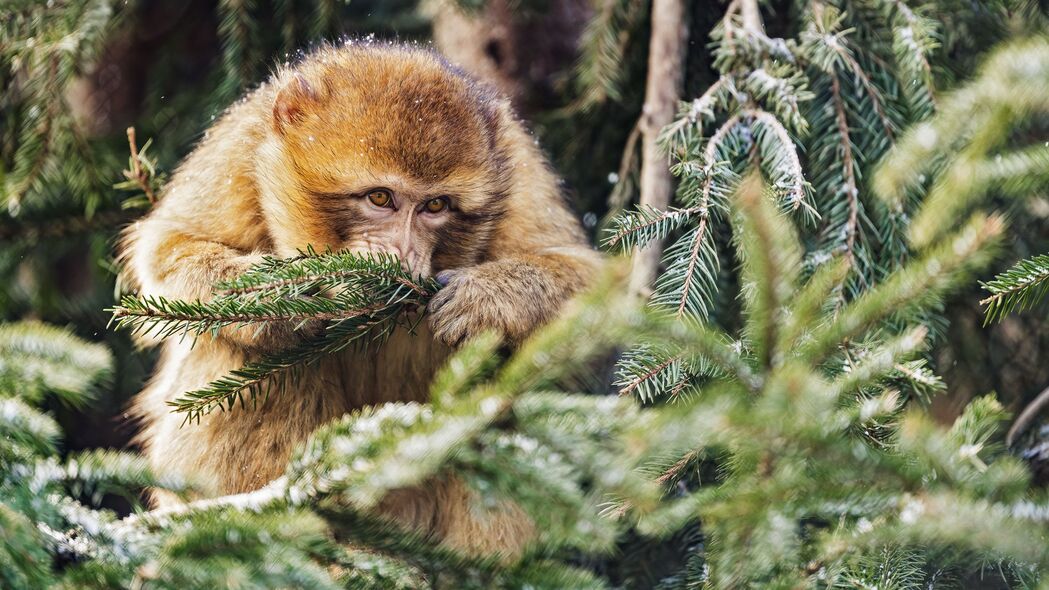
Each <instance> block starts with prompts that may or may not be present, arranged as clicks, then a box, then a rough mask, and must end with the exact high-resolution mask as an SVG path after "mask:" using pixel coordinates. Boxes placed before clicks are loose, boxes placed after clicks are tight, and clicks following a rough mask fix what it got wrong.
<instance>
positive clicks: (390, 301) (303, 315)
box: [112, 250, 438, 420]
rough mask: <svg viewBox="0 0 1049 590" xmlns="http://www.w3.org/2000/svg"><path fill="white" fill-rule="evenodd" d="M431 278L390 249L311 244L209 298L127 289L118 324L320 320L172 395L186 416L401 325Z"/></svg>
mask: <svg viewBox="0 0 1049 590" xmlns="http://www.w3.org/2000/svg"><path fill="white" fill-rule="evenodd" d="M437 288H438V286H437V284H436V283H435V282H434V281H432V280H418V279H415V278H414V277H412V276H411V275H410V274H409V273H408V272H406V271H405V270H404V269H403V268H401V265H400V262H399V261H398V260H397V259H396V258H395V257H393V256H389V255H385V254H379V255H372V254H364V255H360V254H352V253H348V252H327V253H325V254H321V255H318V254H316V253H315V252H314V251H313V250H307V252H305V253H303V254H302V255H300V256H298V257H295V258H291V259H286V260H280V259H276V258H266V259H264V260H263V262H261V263H259V264H257V265H256V266H254V267H252V268H251V269H249V270H248V271H247V272H245V273H244V274H243V275H241V276H240V277H238V278H236V279H233V280H231V281H226V282H223V283H220V284H219V285H217V286H216V289H217V291H216V296H215V297H214V298H213V299H211V300H210V301H206V302H202V301H193V302H187V301H177V300H170V299H166V298H163V297H148V296H147V297H142V296H139V297H125V298H124V299H123V300H122V301H121V305H120V306H118V307H116V308H114V309H113V310H112V311H113V319H114V321H116V322H117V326H118V327H119V328H125V329H129V330H131V331H132V332H138V333H143V334H152V335H154V336H158V337H162V338H166V337H169V336H173V335H182V336H186V335H189V336H191V337H196V336H200V335H203V334H205V333H211V334H217V333H218V331H219V330H221V329H223V328H227V327H230V326H235V327H236V326H239V327H241V329H251V328H252V326H256V327H258V326H260V325H263V324H267V323H274V322H282V323H288V324H292V325H301V324H303V323H305V322H308V321H320V322H323V323H324V324H325V326H326V329H325V330H324V332H323V334H322V335H321V336H319V337H316V338H313V339H309V340H306V341H305V342H302V343H300V344H298V345H296V346H294V347H293V348H291V349H289V350H284V351H281V352H279V353H276V354H272V355H269V356H266V357H264V358H262V359H259V360H256V361H252V362H250V363H248V364H246V365H245V366H243V367H241V368H240V369H237V370H235V371H233V372H231V373H230V374H229V375H227V376H225V377H223V378H221V379H218V380H216V381H213V382H212V383H209V384H208V386H207V387H205V388H203V389H200V390H196V391H191V392H188V393H186V394H184V395H183V396H182V397H180V398H178V399H176V400H174V401H172V402H170V405H171V406H172V407H173V408H174V409H175V410H176V411H178V412H183V413H185V414H186V419H187V420H199V419H200V417H201V416H203V415H205V414H208V413H210V412H212V411H214V410H216V409H219V410H225V409H232V407H233V406H234V405H236V403H237V402H240V403H241V404H242V405H244V404H245V400H244V397H243V396H244V395H245V393H246V394H247V395H248V396H249V398H250V400H251V401H252V402H253V403H254V402H255V400H256V398H257V396H258V395H260V394H264V393H266V392H268V390H269V388H270V387H271V386H276V387H277V388H278V389H280V388H281V387H283V385H284V384H285V383H286V379H287V378H289V377H291V376H294V374H295V372H296V371H297V370H299V369H301V368H302V367H303V366H305V365H307V364H309V363H312V362H315V361H317V360H318V359H320V358H322V357H324V356H326V355H329V354H332V353H335V352H338V351H340V350H343V349H345V348H346V347H348V346H350V345H353V344H359V345H362V346H364V345H365V343H366V342H369V341H375V340H379V341H381V340H382V339H384V338H385V337H386V336H387V335H388V334H389V333H390V332H392V331H393V329H394V328H396V327H397V326H402V325H403V326H405V327H407V328H409V329H411V328H412V327H414V323H413V322H412V321H411V320H409V319H408V318H407V316H406V315H405V314H404V312H405V311H406V310H408V309H412V308H416V309H425V307H426V304H427V302H428V301H429V299H430V297H431V296H432V295H433V294H434V293H435V292H436V291H437Z"/></svg>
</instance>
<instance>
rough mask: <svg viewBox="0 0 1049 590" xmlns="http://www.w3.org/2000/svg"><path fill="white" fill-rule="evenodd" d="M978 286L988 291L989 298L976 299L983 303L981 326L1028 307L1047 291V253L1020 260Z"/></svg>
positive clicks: (1048, 269) (1048, 258) (1040, 299)
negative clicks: (983, 317) (984, 311)
mask: <svg viewBox="0 0 1049 590" xmlns="http://www.w3.org/2000/svg"><path fill="white" fill-rule="evenodd" d="M982 285H983V288H984V289H987V290H988V291H990V292H991V296H990V297H988V298H986V299H984V300H983V301H980V304H981V305H986V306H987V316H986V318H985V319H984V324H985V325H986V324H989V323H991V322H994V321H1001V320H1002V318H1004V317H1005V316H1006V315H1008V314H1010V313H1013V312H1014V311H1024V310H1027V309H1030V308H1031V307H1034V306H1035V305H1037V304H1038V303H1039V302H1040V301H1042V300H1043V299H1045V295H1046V293H1047V292H1049V255H1047V254H1041V255H1039V256H1035V257H1033V258H1028V259H1027V260H1021V261H1020V262H1017V263H1016V264H1015V265H1014V266H1013V267H1012V268H1010V269H1009V270H1007V271H1005V272H1003V273H1001V274H999V275H998V276H996V277H994V280H992V281H988V282H986V283H982Z"/></svg>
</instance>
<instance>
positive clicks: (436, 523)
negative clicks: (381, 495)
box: [379, 477, 536, 561]
mask: <svg viewBox="0 0 1049 590" xmlns="http://www.w3.org/2000/svg"><path fill="white" fill-rule="evenodd" d="M379 512H380V513H382V514H383V515H385V516H387V517H389V518H391V519H392V520H394V521H395V522H397V523H399V524H401V525H402V526H406V527H408V528H411V529H414V530H416V531H419V532H420V533H422V534H428V535H432V536H433V537H434V538H435V539H437V540H439V541H441V542H442V543H444V544H446V545H448V546H449V547H451V548H453V549H456V550H458V551H461V552H463V553H465V554H467V555H471V556H477V557H487V556H492V555H497V556H499V557H500V558H501V559H503V560H505V561H514V560H515V559H517V558H518V557H520V556H521V554H522V553H524V551H525V549H526V548H527V547H528V545H529V544H530V543H532V542H533V541H534V540H535V538H536V529H535V524H534V523H533V522H532V519H531V518H529V516H528V515H527V514H525V512H524V511H523V510H521V508H520V507H519V506H517V505H516V504H514V503H512V502H506V501H501V502H499V503H497V504H496V505H495V506H482V505H481V500H480V498H478V496H477V493H476V492H474V491H473V490H471V489H470V488H469V487H467V486H466V485H465V484H464V483H463V482H462V481H461V480H459V479H458V478H456V477H438V478H435V479H433V480H431V481H428V482H426V483H425V484H423V485H422V486H419V487H416V488H410V489H404V490H396V491H393V492H391V493H390V494H389V495H388V496H387V497H386V498H385V499H383V501H382V503H381V504H380V506H379Z"/></svg>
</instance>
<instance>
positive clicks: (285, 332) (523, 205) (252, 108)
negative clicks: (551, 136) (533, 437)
mask: <svg viewBox="0 0 1049 590" xmlns="http://www.w3.org/2000/svg"><path fill="white" fill-rule="evenodd" d="M307 246H313V247H314V248H315V249H317V250H324V249H326V248H331V249H332V250H349V251H354V252H386V253H392V254H395V255H396V256H398V257H399V258H400V260H401V261H402V263H403V264H404V265H405V266H406V268H407V269H408V270H410V272H412V273H414V274H416V275H419V276H426V277H429V276H434V277H436V278H437V280H438V282H439V283H441V284H443V285H444V287H443V288H442V289H441V290H440V291H439V292H438V294H437V295H436V296H435V297H434V298H433V299H432V301H431V303H430V305H429V309H428V310H427V311H428V322H426V323H425V324H424V325H423V326H420V327H419V328H417V329H416V331H415V332H414V333H409V332H407V331H405V330H398V331H396V332H394V333H393V334H392V335H391V337H390V338H389V340H388V341H387V342H386V343H385V344H383V345H382V346H379V347H375V348H374V349H372V350H369V351H367V352H360V351H346V352H342V353H339V354H338V355H335V356H332V357H330V358H328V359H326V360H325V361H323V362H321V363H319V364H318V365H316V366H313V367H311V369H310V370H308V371H305V372H303V375H302V377H301V378H299V379H297V380H296V381H295V382H294V383H291V384H289V385H288V386H287V388H286V389H285V390H284V391H282V392H281V394H280V395H270V396H268V397H267V398H266V400H265V401H264V402H263V403H261V404H260V406H259V407H258V408H257V409H240V408H238V409H236V410H235V411H230V412H216V413H213V414H210V415H208V416H205V417H204V418H203V419H202V420H201V421H200V422H199V424H186V425H183V424H182V416H181V415H176V414H172V413H171V411H170V408H169V407H168V406H167V405H166V402H168V401H170V400H173V399H175V398H176V397H178V396H179V395H181V394H182V393H184V392H186V391H190V390H193V389H199V388H201V387H203V386H205V385H207V384H208V383H209V382H210V381H212V380H214V379H217V378H219V377H222V376H223V375H225V374H227V373H228V372H229V371H230V370H232V369H236V368H238V367H240V366H242V365H243V364H244V363H245V362H247V361H249V360H252V359H256V358H258V357H259V355H263V354H267V353H273V352H276V351H279V350H281V349H282V348H285V347H288V346H291V345H293V344H295V343H296V342H298V341H300V339H302V338H305V337H308V336H309V334H304V333H303V332H308V331H309V329H310V328H309V327H308V326H307V327H306V328H302V329H296V328H295V326H292V325H279V324H278V325H267V328H265V329H262V330H258V329H257V328H256V327H254V326H249V327H243V328H226V329H224V330H222V331H221V332H220V333H219V334H218V335H217V336H215V337H213V338H212V337H208V336H203V337H200V338H199V339H198V340H197V341H196V343H192V342H189V341H188V340H186V341H180V340H179V339H178V338H172V339H169V340H167V341H165V342H163V344H162V346H163V350H162V355H161V359H160V363H159V367H158V369H157V371H156V374H155V376H154V377H153V379H152V380H151V381H150V383H149V385H148V386H147V387H146V389H145V390H144V391H143V392H142V393H140V394H139V395H138V396H137V398H136V399H135V400H134V402H133V410H134V414H135V416H136V417H137V418H138V419H139V420H140V421H141V424H142V431H141V434H140V436H139V439H138V441H139V443H140V444H141V446H142V448H143V451H144V452H145V453H146V455H147V456H148V458H149V460H150V462H151V463H152V465H153V467H154V468H155V469H156V470H158V471H159V472H161V473H170V472H175V473H182V474H185V475H186V476H192V477H194V478H195V479H196V480H197V481H200V482H203V483H204V485H205V486H207V488H208V490H209V493H210V494H211V495H224V494H231V493H238V492H245V491H250V490H253V489H257V488H258V487H260V486H262V485H264V484H266V483H267V482H269V481H271V480H272V479H274V478H276V477H278V476H280V475H281V474H282V472H283V470H284V467H285V465H286V463H287V460H288V459H289V457H290V454H291V452H292V450H293V448H294V447H295V446H296V445H297V444H299V443H300V442H302V441H304V440H305V439H306V438H307V437H308V436H309V435H310V433H311V432H313V430H314V429H315V428H317V427H318V426H320V425H321V424H323V423H325V422H328V421H330V420H332V419H334V418H337V417H339V416H341V415H343V414H345V413H347V412H350V411H353V410H355V409H358V408H361V407H363V406H366V405H370V404H381V403H383V402H391V401H418V402H425V401H427V399H428V385H429V382H430V379H431V377H432V376H433V374H434V373H435V371H436V370H437V369H438V368H439V367H440V366H441V364H442V362H443V361H444V360H445V358H446V357H447V356H448V355H449V353H450V351H451V350H453V349H454V348H455V347H456V346H458V345H459V344H461V343H462V342H464V341H465V340H467V339H469V338H470V337H471V336H474V335H476V334H479V333H481V332H485V331H495V332H497V333H498V334H501V335H502V336H503V337H504V339H505V341H506V342H507V343H508V344H510V345H513V344H514V343H517V342H520V341H521V340H522V339H523V338H525V337H527V336H528V335H529V334H530V333H531V332H532V331H534V330H535V329H536V328H537V327H538V326H540V325H542V324H543V323H544V322H546V321H548V320H550V319H551V318H552V317H553V316H554V315H555V314H556V313H557V312H558V310H559V308H560V307H561V305H562V303H563V302H565V301H566V300H567V299H568V298H570V297H571V296H572V295H573V294H574V293H576V292H577V291H579V290H580V289H581V288H584V287H585V286H586V285H587V284H588V282H589V281H590V280H591V278H592V275H593V273H594V271H595V269H596V265H597V263H598V259H597V255H596V253H595V252H594V251H593V250H592V249H591V248H589V247H588V245H587V242H586V239H585V236H584V234H583V232H582V230H581V228H580V226H579V224H578V221H577V220H576V219H575V217H574V216H573V214H572V213H571V212H570V210H569V208H568V207H567V206H566V204H565V202H564V201H563V197H562V194H561V190H560V187H559V184H558V180H557V178H556V177H555V176H554V175H553V174H552V173H551V170H550V167H549V165H548V164H547V162H546V161H545V159H544V157H543V156H542V154H541V152H540V150H539V149H538V147H537V146H536V142H535V140H534V139H533V138H532V137H531V136H530V135H529V133H528V132H527V131H526V130H525V128H524V127H523V126H522V124H521V123H520V122H519V121H518V120H516V119H515V117H514V115H513V113H512V112H511V110H510V107H509V103H508V101H507V100H506V99H504V98H501V97H500V96H498V95H496V94H494V93H493V92H492V91H491V90H489V89H488V88H487V87H485V86H484V85H482V84H480V83H478V82H476V81H474V80H472V79H470V78H468V77H467V76H466V75H465V74H463V73H461V72H459V71H457V70H456V69H455V68H454V67H452V66H450V65H449V64H448V63H446V62H445V61H444V60H443V59H442V58H441V57H439V56H438V55H437V54H435V53H433V52H432V51H429V50H426V49H422V48H417V47H409V46H399V45H384V44H353V43H350V44H347V45H345V46H342V47H329V48H324V49H321V50H319V51H317V52H316V53H314V54H313V55H311V56H309V57H307V58H305V59H304V60H303V61H302V62H301V63H299V64H298V65H295V66H294V67H288V68H285V69H282V70H280V71H278V72H277V73H276V74H275V75H274V76H273V78H272V79H271V80H270V81H268V82H266V83H264V84H262V85H261V86H260V87H259V88H258V89H257V90H255V91H253V92H252V93H250V94H249V95H248V96H247V97H246V98H245V99H244V100H242V101H241V102H239V103H237V104H236V105H234V106H233V107H231V108H230V109H229V111H228V112H227V113H226V114H225V115H224V116H223V117H222V118H221V119H220V120H219V121H218V122H216V123H215V124H214V125H213V126H212V127H211V129H210V130H209V131H208V132H207V133H205V135H204V138H203V140H202V141H201V142H200V144H199V146H197V148H196V149H195V150H194V151H193V153H191V154H190V155H189V156H188V157H187V158H186V160H185V162H184V163H183V164H182V165H181V166H180V167H179V168H178V170H177V172H176V173H175V174H174V176H173V177H172V179H171V181H170V183H169V184H168V186H167V187H166V188H165V190H164V193H163V198H162V199H161V201H160V202H159V204H158V205H157V206H156V207H155V209H154V210H153V211H151V212H150V213H149V214H148V215H147V216H145V217H144V218H143V219H141V220H140V221H138V222H136V223H134V224H133V225H132V226H131V227H129V228H128V230H127V232H126V234H125V237H124V240H123V242H122V244H121V258H122V260H123V263H124V267H125V272H126V274H127V280H128V282H129V284H131V285H132V286H133V287H134V288H137V290H138V291H139V292H140V293H141V294H144V295H155V296H164V297H168V298H177V299H183V300H194V299H201V300H207V299H208V298H209V297H211V294H212V288H213V286H214V285H215V284H216V283H217V282H219V281H222V280H227V279H232V278H234V277H236V276H238V275H239V274H241V273H242V272H244V271H245V270H246V269H248V268H249V267H250V266H251V265H253V264H255V263H257V262H260V261H261V260H262V258H263V256H267V255H268V256H278V257H287V256H293V255H295V254H296V253H297V252H299V251H301V250H303V249H305V248H306V247H307ZM475 500H476V498H475V497H474V494H473V492H472V491H471V490H469V489H467V488H466V487H465V486H464V485H463V484H462V483H461V482H458V481H457V480H454V479H440V480H438V481H433V482H428V483H427V484H426V485H425V486H421V487H420V488H415V489H405V490H396V491H394V492H391V493H390V494H389V496H388V497H387V498H386V499H385V500H384V501H383V503H382V505H381V507H380V510H381V512H382V514H383V515H385V516H388V517H389V518H391V519H393V520H395V521H397V522H399V523H401V524H403V525H405V526H408V527H412V528H414V529H416V530H418V531H420V532H422V533H423V534H427V535H432V537H433V538H435V539H439V540H440V541H442V542H444V543H447V544H449V545H450V546H452V547H456V548H459V549H461V550H464V551H467V552H470V553H474V554H488V553H495V554H503V555H509V556H512V555H515V554H519V553H520V551H521V550H522V549H523V548H524V546H525V545H526V544H527V543H528V541H529V540H530V539H532V538H534V535H535V531H534V526H533V524H532V523H531V522H530V521H529V519H528V518H527V517H526V516H524V515H523V513H521V511H520V509H519V508H517V507H516V506H514V505H512V504H509V503H507V504H506V505H505V506H497V507H495V508H494V509H492V508H484V507H482V506H480V503H478V502H476V501H475ZM178 501H179V500H178V499H176V498H174V497H169V496H167V495H165V494H161V493H158V494H156V497H155V499H154V503H155V504H157V505H158V506H165V505H171V504H172V503H175V502H178Z"/></svg>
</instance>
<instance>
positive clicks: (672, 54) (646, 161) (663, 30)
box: [630, 0, 688, 297]
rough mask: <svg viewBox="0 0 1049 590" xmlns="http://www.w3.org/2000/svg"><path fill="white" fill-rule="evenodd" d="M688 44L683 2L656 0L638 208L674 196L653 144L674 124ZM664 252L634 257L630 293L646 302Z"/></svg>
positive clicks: (656, 246)
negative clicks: (663, 129) (667, 126)
mask: <svg viewBox="0 0 1049 590" xmlns="http://www.w3.org/2000/svg"><path fill="white" fill-rule="evenodd" d="M687 40H688V27H687V26H686V23H685V7H684V3H683V2H682V1H681V0H655V2H653V5H652V37H651V42H650V44H649V52H648V75H647V80H646V83H645V105H644V107H643V108H642V112H641V138H642V145H641V158H642V160H641V182H640V189H641V199H640V204H641V205H642V206H648V207H653V208H656V209H666V208H667V207H668V206H669V205H670V198H671V196H672V195H673V192H674V182H673V178H672V177H671V174H670V168H669V162H668V159H667V154H666V153H665V152H664V151H663V150H662V149H660V147H659V145H658V143H657V141H656V139H657V138H658V136H659V132H660V130H661V129H662V128H663V127H665V126H666V125H667V124H669V123H670V122H671V121H673V120H674V113H675V110H676V108H677V103H678V100H679V97H680V93H681V84H682V79H683V75H684V67H683V63H684V56H685V46H686V43H687ZM662 252H663V243H662V241H653V242H651V243H649V244H648V245H647V246H646V247H645V248H643V249H642V250H640V251H639V252H637V254H636V255H635V257H634V266H633V269H632V270H631V273H630V290H631V291H632V292H633V293H637V294H639V295H642V296H645V297H647V296H648V295H649V294H650V293H651V289H652V281H653V280H654V279H655V277H656V272H657V271H658V269H659V260H660V258H661V254H662Z"/></svg>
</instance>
